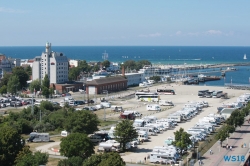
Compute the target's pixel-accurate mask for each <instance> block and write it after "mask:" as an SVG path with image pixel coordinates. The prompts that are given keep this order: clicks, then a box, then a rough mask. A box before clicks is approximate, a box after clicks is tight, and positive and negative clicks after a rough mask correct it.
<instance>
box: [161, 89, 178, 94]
mask: <svg viewBox="0 0 250 166" xmlns="http://www.w3.org/2000/svg"><path fill="white" fill-rule="evenodd" d="M156 92H157V93H158V94H161V95H175V92H174V90H173V89H157V90H156Z"/></svg>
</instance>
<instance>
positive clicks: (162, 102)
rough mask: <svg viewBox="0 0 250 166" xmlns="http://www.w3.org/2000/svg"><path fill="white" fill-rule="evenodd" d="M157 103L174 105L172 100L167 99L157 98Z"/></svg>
mask: <svg viewBox="0 0 250 166" xmlns="http://www.w3.org/2000/svg"><path fill="white" fill-rule="evenodd" d="M159 105H163V106H174V104H173V102H172V101H168V100H159Z"/></svg>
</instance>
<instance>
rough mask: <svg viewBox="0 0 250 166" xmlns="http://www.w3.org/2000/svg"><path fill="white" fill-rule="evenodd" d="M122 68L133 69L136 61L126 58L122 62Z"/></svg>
mask: <svg viewBox="0 0 250 166" xmlns="http://www.w3.org/2000/svg"><path fill="white" fill-rule="evenodd" d="M123 65H124V69H125V70H134V69H136V62H135V61H133V60H128V61H125V62H124V64H123Z"/></svg>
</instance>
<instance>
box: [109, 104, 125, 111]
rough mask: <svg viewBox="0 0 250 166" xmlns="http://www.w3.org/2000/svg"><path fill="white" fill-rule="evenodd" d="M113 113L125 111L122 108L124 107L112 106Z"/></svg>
mask: <svg viewBox="0 0 250 166" xmlns="http://www.w3.org/2000/svg"><path fill="white" fill-rule="evenodd" d="M111 111H114V112H122V111H123V108H122V106H117V105H112V106H111Z"/></svg>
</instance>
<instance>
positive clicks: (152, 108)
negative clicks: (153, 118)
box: [146, 104, 161, 111]
mask: <svg viewBox="0 0 250 166" xmlns="http://www.w3.org/2000/svg"><path fill="white" fill-rule="evenodd" d="M146 110H148V111H161V108H160V106H159V105H158V104H149V105H147V106H146Z"/></svg>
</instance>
